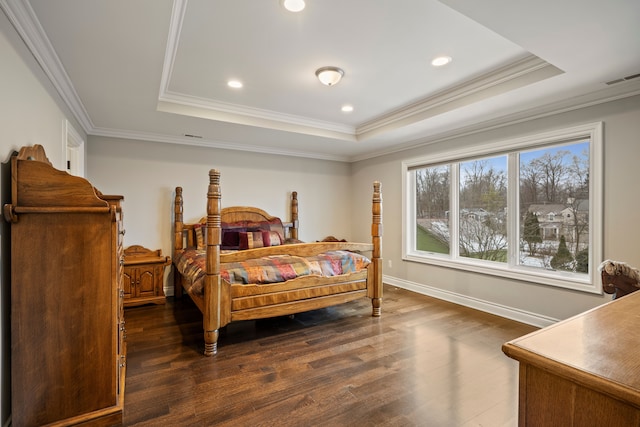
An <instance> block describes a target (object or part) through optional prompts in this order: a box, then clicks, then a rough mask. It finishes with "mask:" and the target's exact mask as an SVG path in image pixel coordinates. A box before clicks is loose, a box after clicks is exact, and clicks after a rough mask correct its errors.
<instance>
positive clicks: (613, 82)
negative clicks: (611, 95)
mask: <svg viewBox="0 0 640 427" xmlns="http://www.w3.org/2000/svg"><path fill="white" fill-rule="evenodd" d="M638 77H640V73H638V74H632V75H630V76H627V77H623V78H621V79H616V80H611V81H610V82H607V84H608V85H614V84H616V83H622V82H626V81H629V80H633V79H637V78H638Z"/></svg>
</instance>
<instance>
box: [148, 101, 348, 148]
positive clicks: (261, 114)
mask: <svg viewBox="0 0 640 427" xmlns="http://www.w3.org/2000/svg"><path fill="white" fill-rule="evenodd" d="M157 108H158V111H164V112H166V113H173V114H182V115H186V116H191V117H199V118H203V119H209V120H217V121H223V122H228V123H235V124H241V125H248V126H256V127H263V128H268V129H274V130H282V131H287V132H296V133H302V134H307V135H315V136H322V137H326V138H332V139H341V140H345V141H356V137H355V128H354V127H353V126H346V125H342V124H338V123H332V122H325V121H321V120H314V119H310V118H307V117H301V116H296V115H292V114H284V113H278V112H275V111H270V110H262V109H259V108H253V107H247V106H244V105H238V104H230V103H224V102H219V101H213V100H210V99H205V98H200V97H195V96H190V95H184V94H180V93H176V92H165V93H162V94H160V98H159V99H158V106H157Z"/></svg>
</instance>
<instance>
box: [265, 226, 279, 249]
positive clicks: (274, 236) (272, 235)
mask: <svg viewBox="0 0 640 427" xmlns="http://www.w3.org/2000/svg"><path fill="white" fill-rule="evenodd" d="M262 243H264V246H265V247H266V246H280V245H281V244H282V238H281V237H280V234H279V233H278V232H277V231H264V230H263V231H262Z"/></svg>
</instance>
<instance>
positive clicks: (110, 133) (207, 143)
mask: <svg viewBox="0 0 640 427" xmlns="http://www.w3.org/2000/svg"><path fill="white" fill-rule="evenodd" d="M90 135H91V136H103V137H108V138H119V139H131V140H139V141H151V142H162V143H166V144H178V145H190V146H196V147H206V148H218V149H222V150H234V151H247V152H251V153H260V154H272V155H275V156H290V157H301V158H307V159H315V160H329V161H333V162H347V163H348V162H349V158H348V157H347V156H338V155H333V154H322V153H312V152H306V151H295V150H286V149H280V148H273V147H265V146H256V145H245V144H242V145H238V144H236V143H233V142H228V141H216V140H211V139H206V138H193V137H188V136H178V135H166V134H159V133H152V132H138V131H129V130H121V129H111V128H94V129H93V131H92V132H91V134H90Z"/></svg>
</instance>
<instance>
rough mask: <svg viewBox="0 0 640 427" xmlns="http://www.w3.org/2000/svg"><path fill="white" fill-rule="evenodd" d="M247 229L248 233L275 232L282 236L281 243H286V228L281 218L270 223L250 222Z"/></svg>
mask: <svg viewBox="0 0 640 427" xmlns="http://www.w3.org/2000/svg"><path fill="white" fill-rule="evenodd" d="M246 227H247V231H259V230H266V231H275V232H276V233H278V234H279V235H280V241H284V226H283V225H282V221H280V218H273V219H272V220H270V221H259V222H249V223H247V224H246Z"/></svg>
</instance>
